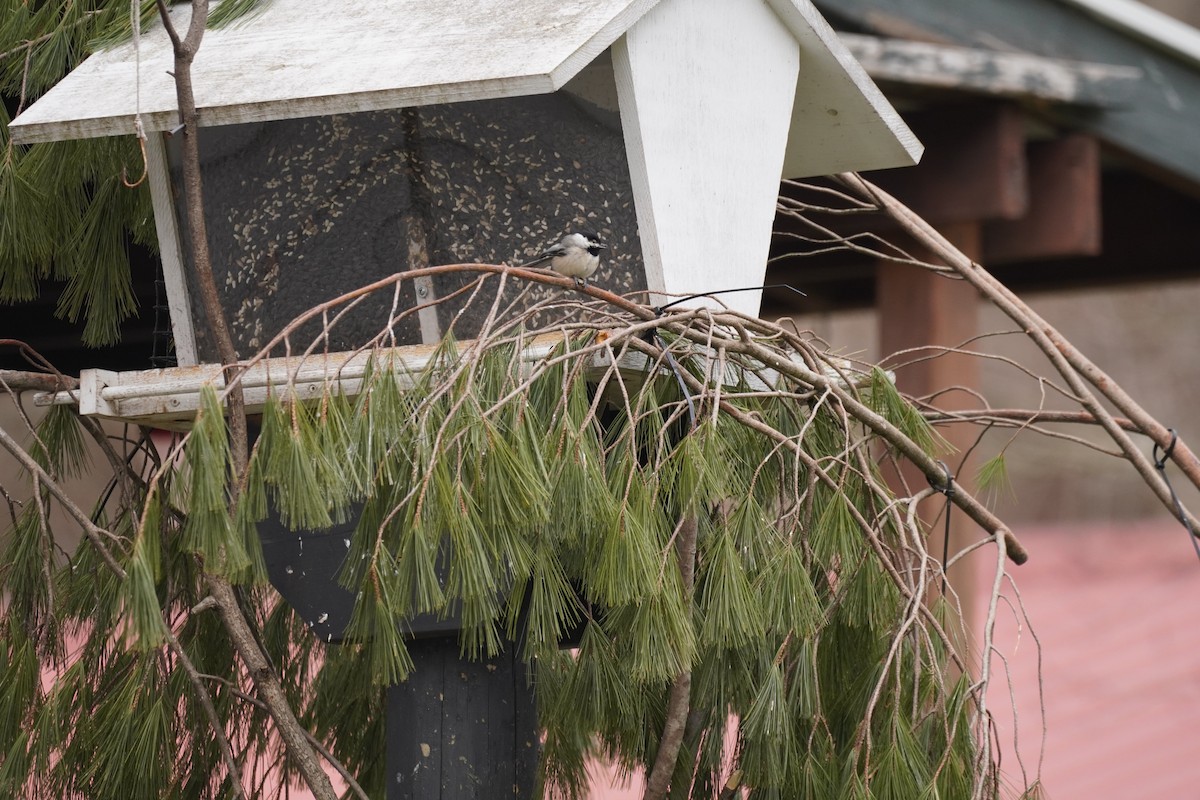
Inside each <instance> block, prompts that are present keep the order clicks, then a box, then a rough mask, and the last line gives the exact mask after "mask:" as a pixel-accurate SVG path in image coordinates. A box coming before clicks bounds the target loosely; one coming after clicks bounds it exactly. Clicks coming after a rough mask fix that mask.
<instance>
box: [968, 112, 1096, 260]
mask: <svg viewBox="0 0 1200 800" xmlns="http://www.w3.org/2000/svg"><path fill="white" fill-rule="evenodd" d="M1028 161H1029V210H1028V211H1027V213H1026V214H1025V215H1024V216H1022V217H1020V218H1019V219H1015V220H997V221H994V222H989V223H988V224H987V225H986V226H985V228H984V239H983V252H984V253H985V254H986V257H987V259H988V263H989V264H1003V263H1008V262H1012V261H1027V260H1029V259H1033V258H1059V257H1063V256H1093V255H1098V254H1099V253H1100V248H1101V236H1100V232H1101V213H1102V212H1101V206H1100V145H1099V143H1098V142H1097V141H1096V140H1095V139H1094V138H1092V137H1091V136H1086V135H1083V134H1076V135H1073V136H1066V137H1064V138H1062V139H1056V140H1054V141H1048V142H1034V143H1032V144H1030V145H1029V149H1028Z"/></svg>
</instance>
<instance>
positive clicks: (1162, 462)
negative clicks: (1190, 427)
mask: <svg viewBox="0 0 1200 800" xmlns="http://www.w3.org/2000/svg"><path fill="white" fill-rule="evenodd" d="M1167 430H1168V431H1169V432H1170V434H1171V441H1170V442H1168V443H1167V446H1166V448H1164V449H1163V454H1162V457H1161V458H1160V457H1159V455H1158V449H1159V448H1158V442H1155V443H1154V449H1153V450H1151V451H1150V457H1151V458H1153V459H1154V468H1155V469H1156V470H1158V473H1159V474H1160V475H1162V479H1163V483H1165V484H1166V485H1167V491H1168V492H1170V493H1171V503H1172V504H1174V506H1175V518H1176V519H1178V520H1179V521H1180V522H1181V523H1182V524H1183V527H1184V529H1185V530H1186V531H1187V532H1188V538H1189V539H1191V541H1192V549H1193V550H1195V551H1196V557H1197V558H1200V541H1197V540H1196V530H1195V529H1194V528H1193V527H1192V523H1190V522H1188V518H1187V512H1185V511H1184V510H1183V503H1181V502H1179V495H1177V494H1175V487H1174V486H1172V485H1171V480H1170V479H1169V478H1168V477H1167V461H1168V460H1169V459H1170V458H1171V454H1172V453H1174V452H1175V443H1176V442H1177V441H1179V434H1177V433H1176V432H1175V429H1174V428H1167Z"/></svg>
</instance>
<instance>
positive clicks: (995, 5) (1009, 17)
mask: <svg viewBox="0 0 1200 800" xmlns="http://www.w3.org/2000/svg"><path fill="white" fill-rule="evenodd" d="M817 4H818V6H820V7H821V8H824V9H827V10H828V12H829V13H831V14H834V13H836V14H837V15H838V17H840V18H841V19H844V20H847V21H848V22H850V23H852V24H854V25H857V26H861V27H862V28H863V29H864V30H867V31H875V32H881V33H887V32H888V31H891V32H893V33H894V34H896V35H901V36H906V37H911V38H918V37H919V38H921V39H922V40H925V41H934V42H942V43H946V44H959V45H964V46H969V47H975V46H983V47H990V48H993V49H1001V48H1003V49H1011V50H1014V51H1019V52H1021V51H1023V52H1027V53H1032V54H1034V55H1040V56H1046V57H1051V58H1065V59H1072V60H1077V61H1090V62H1097V63H1104V64H1124V65H1126V66H1131V67H1138V68H1140V69H1142V70H1143V72H1144V73H1145V77H1144V78H1143V79H1142V81H1141V82H1140V85H1139V88H1138V90H1137V91H1136V92H1134V93H1133V94H1132V95H1131V96H1130V98H1129V102H1128V103H1127V104H1125V105H1124V106H1122V107H1120V108H1114V109H1110V110H1108V111H1106V112H1105V113H1104V114H1099V115H1095V114H1092V115H1080V114H1075V113H1071V112H1070V111H1069V110H1067V109H1048V112H1049V113H1050V114H1051V115H1052V116H1053V115H1055V114H1057V113H1061V114H1062V115H1063V119H1062V121H1063V122H1064V123H1066V124H1068V125H1069V126H1071V127H1074V128H1076V129H1078V130H1081V131H1085V132H1088V133H1091V134H1093V135H1095V136H1096V137H1097V138H1098V139H1100V141H1101V142H1103V143H1107V144H1111V145H1114V146H1116V147H1119V148H1120V149H1122V150H1124V151H1125V152H1127V153H1129V154H1131V155H1133V156H1135V157H1136V158H1138V159H1140V160H1142V161H1144V162H1146V163H1148V164H1151V165H1153V166H1154V167H1156V168H1158V169H1160V170H1164V171H1166V172H1169V173H1174V174H1175V177H1176V178H1177V179H1180V180H1181V181H1186V182H1187V184H1188V185H1189V188H1190V190H1191V191H1200V137H1197V136H1196V131H1197V130H1200V69H1197V66H1196V63H1195V60H1194V59H1193V58H1191V57H1184V54H1185V53H1190V52H1191V48H1192V45H1191V44H1190V43H1189V42H1190V40H1191V37H1188V38H1189V42H1185V43H1184V44H1183V45H1180V43H1178V42H1173V41H1172V40H1171V39H1170V38H1169V36H1167V34H1166V33H1164V32H1163V31H1161V30H1157V31H1156V30H1154V29H1153V27H1152V26H1151V27H1143V30H1141V31H1140V32H1137V33H1133V32H1131V31H1129V30H1128V29H1127V27H1122V26H1121V25H1119V24H1118V23H1117V22H1116V21H1114V20H1113V19H1112V18H1111V17H1108V18H1106V17H1104V16H1097V15H1096V14H1095V13H1094V12H1092V11H1086V10H1083V9H1082V8H1081V6H1082V5H1083V3H1081V2H1074V3H1068V2H1061V1H1060V0H1005V1H1004V2H1002V3H1001V2H996V1H995V0H959V2H957V3H955V4H954V8H953V13H950V11H949V10H948V7H947V5H946V2H945V0H817ZM1093 5H1097V6H1098V5H1106V6H1108V7H1109V8H1110V9H1111V8H1113V7H1115V4H1114V3H1100V4H1093ZM1124 5H1126V7H1127V8H1129V9H1130V10H1131V11H1132V12H1133V13H1134V15H1135V18H1137V19H1139V20H1145V19H1147V18H1148V10H1146V9H1137V8H1134V7H1133V6H1132V5H1131V4H1124ZM1181 48H1182V51H1183V52H1181Z"/></svg>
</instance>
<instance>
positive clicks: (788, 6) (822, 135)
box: [767, 0, 924, 178]
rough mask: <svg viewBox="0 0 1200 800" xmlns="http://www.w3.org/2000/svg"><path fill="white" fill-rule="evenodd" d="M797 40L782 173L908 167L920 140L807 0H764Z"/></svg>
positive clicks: (798, 175)
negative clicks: (797, 55) (793, 92)
mask: <svg viewBox="0 0 1200 800" xmlns="http://www.w3.org/2000/svg"><path fill="white" fill-rule="evenodd" d="M767 2H768V3H769V4H770V6H771V7H772V8H773V9H775V12H776V13H777V14H779V17H780V19H782V20H783V21H784V24H786V25H787V27H788V28H789V29H790V30H791V32H792V35H793V36H795V37H796V40H797V41H799V42H800V53H801V56H800V80H799V81H798V82H797V84H796V99H795V102H794V103H793V104H792V129H791V132H790V135H789V137H788V144H787V155H786V157H785V158H784V167H783V174H784V177H786V178H805V177H809V176H813V175H828V174H830V173H834V172H845V171H848V170H871V169H887V168H890V167H906V166H912V165H913V164H916V163H917V162H918V161H920V160H921V154H922V152H924V147H922V146H921V143H920V142H918V141H917V137H916V136H915V135H914V134H913V132H912V131H911V130H909V128H908V126H907V125H905V124H904V120H902V119H901V118H900V115H899V114H897V113H896V111H895V109H893V108H892V106H891V104H890V103H888V101H887V100H886V99H885V98H884V96H883V94H882V93H881V92H880V91H879V88H878V87H877V86H876V85H875V84H874V83H873V82H872V81H871V79H870V77H868V76H867V73H866V72H865V71H864V70H863V68H862V66H861V65H859V63H858V62H857V61H855V60H854V57H853V56H852V55H850V52H849V51H848V50H847V49H846V46H845V45H844V44H842V42H841V40H840V39H839V38H838V36H837V34H836V33H834V31H833V29H832V28H830V27H829V23H827V22H826V21H825V18H824V17H822V16H821V14H820V12H818V11H817V10H816V8H814V7H813V5H812V3H810V2H808V0H767Z"/></svg>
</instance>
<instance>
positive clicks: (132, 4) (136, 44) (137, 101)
mask: <svg viewBox="0 0 1200 800" xmlns="http://www.w3.org/2000/svg"><path fill="white" fill-rule="evenodd" d="M129 22H130V24H131V25H132V26H133V62H134V75H133V93H134V94H133V96H134V101H133V132H134V135H136V136H137V141H138V148H140V149H141V151H142V174H141V175H140V176H139V177H138V179H137V180H136V181H133V182H132V183H131V182H130V181H129V178H128V176H127V174H126V171H125V167H121V183H122V184H124V185H125V188H126V189H136V188H137V187H139V186H141V185H142V184H143V183H144V182H145V180H146V175H147V174H149V172H150V159H149V158H148V157H147V156H146V129H145V128H144V127H143V126H142V8H141V3H140V2H139V0H129Z"/></svg>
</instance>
